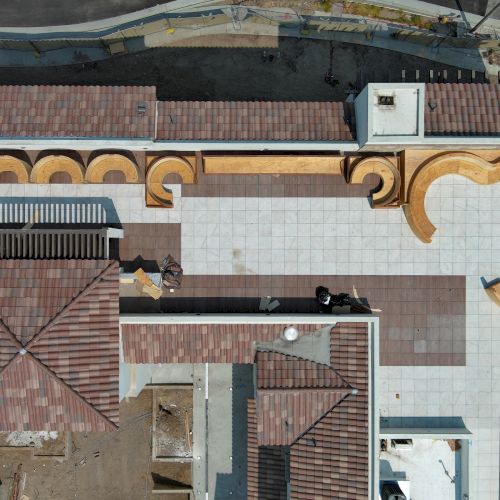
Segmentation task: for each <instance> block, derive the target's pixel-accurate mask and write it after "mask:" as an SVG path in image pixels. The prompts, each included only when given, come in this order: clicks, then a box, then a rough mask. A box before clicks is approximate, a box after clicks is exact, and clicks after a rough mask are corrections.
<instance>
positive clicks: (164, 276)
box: [160, 254, 184, 288]
mask: <svg viewBox="0 0 500 500" xmlns="http://www.w3.org/2000/svg"><path fill="white" fill-rule="evenodd" d="M160 271H161V280H162V283H163V286H165V287H166V288H180V287H181V282H182V276H183V273H184V272H183V270H182V267H181V266H180V265H179V264H178V263H177V262H176V261H175V260H174V258H173V257H172V256H171V255H170V254H168V256H167V257H166V258H164V259H163V262H162V263H161V267H160Z"/></svg>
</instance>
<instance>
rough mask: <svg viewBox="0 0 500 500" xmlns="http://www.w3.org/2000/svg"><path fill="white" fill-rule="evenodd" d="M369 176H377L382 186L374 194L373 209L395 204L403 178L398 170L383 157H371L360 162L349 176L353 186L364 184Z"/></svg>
mask: <svg viewBox="0 0 500 500" xmlns="http://www.w3.org/2000/svg"><path fill="white" fill-rule="evenodd" d="M369 174H375V175H377V176H378V177H379V178H380V180H381V185H380V186H379V188H378V189H377V190H376V191H373V192H372V207H374V208H376V207H382V206H385V205H388V204H389V203H391V202H393V201H394V200H395V199H396V198H397V197H398V195H399V189H400V187H401V176H400V175H399V171H398V169H397V168H396V167H395V166H394V165H393V164H392V163H391V162H390V161H389V160H388V159H387V158H384V157H382V156H370V157H368V158H363V159H362V160H360V161H358V162H357V163H356V164H355V165H354V167H353V169H352V170H351V172H350V175H349V182H350V183H351V184H362V183H363V180H364V179H365V177H366V176H367V175H369Z"/></svg>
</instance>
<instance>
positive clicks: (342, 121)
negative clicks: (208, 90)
mask: <svg viewBox="0 0 500 500" xmlns="http://www.w3.org/2000/svg"><path fill="white" fill-rule="evenodd" d="M349 120H352V126H349V124H348V123H347V122H348V121H349ZM353 130H354V112H353V110H352V107H351V106H350V105H349V104H346V103H343V102H331V101H329V102H290V101H288V102H285V101H281V102H279V101H160V102H159V103H158V132H157V139H158V140H169V141H178V140H180V141H183V140H193V141H196V140H207V141H354V140H355V137H354V132H353Z"/></svg>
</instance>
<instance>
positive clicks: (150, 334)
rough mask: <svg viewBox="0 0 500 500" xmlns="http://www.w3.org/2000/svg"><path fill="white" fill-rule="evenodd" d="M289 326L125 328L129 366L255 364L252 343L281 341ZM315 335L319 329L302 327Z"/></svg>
mask: <svg viewBox="0 0 500 500" xmlns="http://www.w3.org/2000/svg"><path fill="white" fill-rule="evenodd" d="M286 326H288V325H284V324H283V325H262V324H261V325H252V324H246V325H243V324H233V325H231V324H221V325H190V324H186V325H169V324H162V325H159V324H146V323H142V324H122V325H121V331H122V344H123V355H124V359H125V362H126V363H247V364H251V363H253V362H254V356H255V349H254V345H253V342H268V341H270V340H274V339H277V338H279V337H280V335H281V333H282V332H283V329H284V328H285V327H286ZM300 328H301V332H304V333H306V332H313V331H315V330H316V329H318V328H320V326H319V325H301V326H300Z"/></svg>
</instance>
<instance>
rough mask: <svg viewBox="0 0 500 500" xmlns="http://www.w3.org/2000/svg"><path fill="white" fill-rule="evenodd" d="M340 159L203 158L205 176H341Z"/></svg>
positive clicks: (303, 157)
mask: <svg viewBox="0 0 500 500" xmlns="http://www.w3.org/2000/svg"><path fill="white" fill-rule="evenodd" d="M343 159H344V157H343V156H323V155H316V156H302V155H294V156H278V155H239V156H231V155H213V156H210V155H208V156H203V172H205V174H238V175H243V174H244V175H258V174H259V175H267V174H269V175H278V174H280V175H281V174H282V175H287V174H290V175H341V174H342V160H343Z"/></svg>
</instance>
